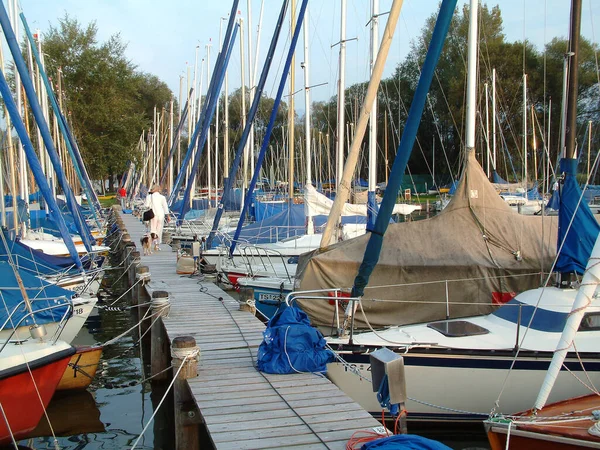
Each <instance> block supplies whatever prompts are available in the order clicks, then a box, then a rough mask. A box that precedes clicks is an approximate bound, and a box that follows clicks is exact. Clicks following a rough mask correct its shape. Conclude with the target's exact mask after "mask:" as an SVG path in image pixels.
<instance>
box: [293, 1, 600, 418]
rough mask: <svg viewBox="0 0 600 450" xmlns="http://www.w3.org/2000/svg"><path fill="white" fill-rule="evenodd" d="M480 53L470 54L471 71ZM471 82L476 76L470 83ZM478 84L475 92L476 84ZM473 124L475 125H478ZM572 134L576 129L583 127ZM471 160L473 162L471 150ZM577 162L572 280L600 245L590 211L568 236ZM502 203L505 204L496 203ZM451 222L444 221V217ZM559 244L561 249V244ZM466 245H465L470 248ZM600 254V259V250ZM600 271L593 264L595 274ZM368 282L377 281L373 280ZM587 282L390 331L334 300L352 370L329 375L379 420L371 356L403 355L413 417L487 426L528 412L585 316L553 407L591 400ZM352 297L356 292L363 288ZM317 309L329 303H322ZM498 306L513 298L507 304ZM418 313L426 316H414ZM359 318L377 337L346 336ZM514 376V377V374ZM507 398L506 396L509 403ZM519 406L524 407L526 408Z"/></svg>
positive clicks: (568, 252)
mask: <svg viewBox="0 0 600 450" xmlns="http://www.w3.org/2000/svg"><path fill="white" fill-rule="evenodd" d="M444 6H447V3H446V2H444V3H443V4H442V8H444ZM476 12H477V0H472V1H471V17H470V28H469V30H470V31H469V34H470V36H475V35H476V28H475V27H476V23H477V14H476ZM440 15H441V13H440ZM438 20H439V19H438ZM436 27H437V26H436ZM470 43H471V44H472V43H473V40H470ZM472 49H473V47H471V46H470V47H469V60H470V63H469V67H470V68H471V67H472V66H471V64H472V59H471V55H472V53H471V51H472ZM428 56H429V55H428ZM472 73H473V72H472V71H471V70H470V71H469V78H470V80H469V81H471V75H472ZM472 81H473V83H474V78H473V79H472ZM469 84H470V83H469ZM473 94H474V84H473V89H468V93H467V99H468V102H469V100H473V99H474V97H472V95H473ZM472 106H474V104H473V105H472ZM468 110H469V109H468ZM471 112H472V113H474V109H471ZM468 117H469V120H472V119H473V120H474V115H473V116H469V115H468ZM468 123H469V122H468ZM473 123H474V121H473V122H471V125H472V124H473ZM572 129H573V130H575V127H572ZM469 131H473V128H469V126H468V128H467V148H468V149H472V148H473V145H474V139H472V138H473V137H474V135H473V134H470V133H469ZM469 157H470V158H472V157H473V152H472V151H471V152H470V156H469ZM574 161H575V160H572V159H571V160H567V161H565V162H564V164H563V166H562V169H563V172H564V173H565V174H566V176H565V186H564V188H563V194H564V195H563V199H562V200H563V205H562V206H563V208H562V210H563V211H564V212H565V213H564V216H562V217H563V219H560V218H559V220H560V224H561V226H562V227H561V235H562V236H566V239H565V241H566V244H565V247H563V248H561V252H560V253H559V257H558V264H557V268H558V269H559V270H561V271H564V272H569V271H572V270H576V269H577V268H578V267H579V266H580V261H579V258H580V257H581V256H582V255H585V253H586V251H587V254H588V255H589V250H590V248H589V245H588V244H589V242H590V236H594V238H593V239H596V236H598V224H597V223H596V221H595V219H594V218H593V216H591V213H589V210H586V206H585V205H583V206H582V208H581V209H580V211H578V213H577V215H576V216H575V219H574V226H575V227H576V228H574V229H573V230H571V231H570V232H569V228H568V226H570V223H571V219H570V218H571V217H573V214H574V211H575V210H577V207H575V208H573V206H574V205H577V201H578V197H577V196H573V195H568V194H569V193H570V192H572V188H574V189H577V184H576V181H575V177H574V170H573V168H572V166H573V164H574ZM467 167H468V169H467V172H466V176H465V179H464V180H463V182H462V188H461V187H459V190H461V189H465V187H466V186H467V181H468V180H469V179H470V178H472V177H473V176H476V174H477V173H478V172H480V174H481V176H484V174H483V171H482V170H481V168H480V167H478V168H477V170H475V166H474V165H473V164H471V165H470V167H469V166H467ZM484 186H488V185H484ZM482 193H483V194H484V195H485V190H473V189H471V188H470V189H469V195H468V196H466V197H467V198H469V199H471V200H475V199H478V198H480V197H481V195H482ZM475 194H476V195H475ZM489 198H490V199H491V197H489ZM494 198H496V199H497V196H496V197H494ZM486 199H487V197H486ZM451 206H452V205H450V206H449V207H451ZM467 207H468V206H467ZM471 207H472V206H471ZM505 208H507V207H506V206H505ZM580 213H581V214H580ZM443 216H444V213H442V214H441V215H440V217H443ZM584 223H585V224H584ZM576 229H577V230H578V231H577V232H575V230H576ZM584 231H585V232H584ZM488 239H489V236H488ZM559 242H562V239H561V240H560V241H559ZM460 244H461V245H465V243H464V241H463V242H461V243H460ZM586 249H587V250H586ZM597 251H600V247H599V248H598V250H597ZM595 264H596V263H595V262H594V263H593V265H595ZM357 279H358V277H357ZM366 279H367V281H368V275H367V278H366ZM548 279H549V278H548ZM586 280H588V278H585V279H584V281H583V283H582V287H581V288H576V287H571V286H567V287H564V288H563V287H561V288H558V287H544V288H537V289H532V290H526V291H524V292H521V293H520V294H518V295H517V296H516V297H514V298H513V299H512V300H509V301H508V302H506V303H505V304H503V305H502V306H500V307H499V308H498V309H497V310H495V311H494V312H492V313H491V314H487V315H475V316H474V315H471V316H467V317H463V318H456V319H449V318H446V319H441V320H435V319H434V320H432V319H429V320H424V321H422V322H421V323H418V324H414V325H406V326H394V327H389V328H385V329H375V328H373V323H372V322H371V318H372V317H373V314H372V311H370V310H369V309H368V308H369V306H370V303H365V304H364V305H363V302H364V299H362V298H361V297H360V295H357V294H356V293H355V294H354V296H353V297H348V296H347V297H346V298H339V295H335V296H334V298H333V299H332V298H331V297H329V298H327V299H328V300H329V301H332V300H333V301H332V303H333V308H335V310H336V311H338V308H339V305H340V303H341V301H344V302H345V304H346V305H347V306H345V311H346V317H345V321H344V324H343V325H341V326H339V327H338V328H339V331H338V334H339V336H338V337H331V338H329V339H328V342H329V344H330V345H332V347H333V348H334V349H336V351H337V352H338V354H339V355H340V356H341V357H342V358H343V361H337V362H334V363H332V364H331V365H330V366H329V367H328V375H329V377H330V378H331V379H332V380H333V381H334V382H335V383H336V384H337V385H338V386H340V387H341V388H342V389H343V390H344V391H345V392H347V393H348V395H350V396H351V397H353V398H355V399H356V400H357V401H359V402H360V403H361V404H363V406H364V407H365V408H367V409H368V410H370V411H373V412H375V411H380V409H381V408H380V406H379V405H378V404H377V403H376V402H375V401H374V399H373V394H372V392H371V391H372V387H371V384H370V383H369V382H366V381H364V380H368V378H369V377H370V362H369V359H368V357H369V354H370V353H372V352H373V351H374V350H376V349H377V348H380V347H382V346H385V347H388V348H390V349H392V350H394V351H395V352H397V353H399V354H402V355H403V356H404V365H405V370H406V379H407V384H408V386H409V388H408V390H409V392H410V398H409V400H408V402H407V409H408V411H409V417H411V418H414V419H425V420H472V419H474V418H476V417H477V416H479V417H481V415H482V413H484V411H485V410H486V409H491V408H492V407H493V405H494V404H496V410H497V411H516V410H519V409H524V408H525V407H526V405H531V404H532V403H533V400H535V390H534V386H535V385H537V383H539V374H540V373H543V372H545V371H546V370H547V369H548V367H549V366H550V365H551V362H552V361H553V357H554V349H556V348H557V344H558V343H559V342H560V343H562V341H561V339H562V338H561V331H562V330H563V328H565V323H570V321H571V320H572V317H573V314H574V313H573V311H577V312H578V314H579V315H580V317H581V318H583V320H582V322H581V326H579V324H578V323H576V324H573V325H571V327H570V328H571V329H572V331H577V329H578V328H579V331H580V334H579V338H578V343H577V352H575V351H571V349H570V345H560V344H558V347H560V348H561V349H562V353H563V356H564V357H565V359H564V362H561V363H558V365H557V367H556V370H555V376H556V382H555V388H554V390H553V391H552V392H551V399H552V400H559V399H564V398H568V397H571V396H576V395H582V394H584V393H585V392H587V391H588V387H587V386H586V385H591V386H594V385H597V383H598V382H599V381H600V364H599V360H598V352H597V345H596V342H597V339H598V335H597V333H598V332H599V331H600V327H597V325H596V324H597V319H596V318H597V317H598V316H599V313H600V311H599V310H598V307H597V306H595V305H591V306H589V307H588V308H587V310H585V311H583V310H582V309H581V308H579V303H577V300H576V299H577V297H578V296H579V294H580V292H581V290H582V289H584V288H586ZM360 281H361V282H362V281H364V280H360ZM365 284H366V282H365ZM587 290H588V294H589V298H591V297H592V295H593V293H594V291H595V285H593V286H591V292H589V290H590V286H587ZM353 291H354V292H356V285H355V287H354V289H353ZM358 294H360V293H358ZM320 295H322V294H319V293H315V292H312V293H307V294H302V293H299V294H297V297H298V298H299V299H300V298H302V297H305V301H304V302H302V303H301V304H302V307H303V308H304V307H305V305H307V304H309V303H310V302H313V303H317V301H315V300H316V299H315V298H314V297H315V296H320ZM311 297H313V298H311ZM290 300H292V298H291V297H290ZM318 301H320V303H325V302H323V301H322V299H318ZM498 301H499V302H502V301H506V299H505V298H501V297H500V298H498ZM449 307H451V308H454V306H450V305H449V303H447V302H444V301H441V302H439V303H438V304H437V305H434V306H431V307H430V308H440V309H442V311H443V309H446V315H447V316H450V314H451V312H450V311H449V310H448V309H447V308H449ZM411 311H415V312H414V313H415V314H419V312H418V311H416V310H415V309H413V310H411ZM442 311H439V312H442ZM434 313H435V311H434ZM434 315H435V314H434ZM359 318H361V319H362V321H364V322H365V323H366V325H367V326H368V327H369V328H370V332H363V333H356V332H353V329H352V328H351V329H350V330H349V333H348V330H347V327H351V326H352V325H351V323H352V322H355V321H356V320H358V319H359ZM334 323H335V322H334ZM573 327H574V329H573ZM561 368H562V370H561ZM510 369H512V372H510V374H509V370H510ZM357 375H358V376H357ZM509 375H510V376H509ZM499 392H500V393H502V392H503V393H504V395H503V396H502V402H501V403H500V402H499V396H498V393H499ZM474 394H476V395H474ZM495 400H496V401H495ZM517 405H521V408H519V407H518V406H517Z"/></svg>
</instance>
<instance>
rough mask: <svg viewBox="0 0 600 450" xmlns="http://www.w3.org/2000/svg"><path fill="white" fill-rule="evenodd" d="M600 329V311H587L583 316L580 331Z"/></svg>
mask: <svg viewBox="0 0 600 450" xmlns="http://www.w3.org/2000/svg"><path fill="white" fill-rule="evenodd" d="M592 330H600V313H597V312H595V313H587V314H585V315H584V316H583V319H582V320H581V324H580V325H579V330H578V331H592Z"/></svg>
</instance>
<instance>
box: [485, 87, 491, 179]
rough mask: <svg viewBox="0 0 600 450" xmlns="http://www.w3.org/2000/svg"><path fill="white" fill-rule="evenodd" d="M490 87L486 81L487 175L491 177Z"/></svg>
mask: <svg viewBox="0 0 600 450" xmlns="http://www.w3.org/2000/svg"><path fill="white" fill-rule="evenodd" d="M489 97H490V96H489V89H488V84H487V83H485V144H486V153H487V158H486V160H487V172H486V173H487V177H488V179H489V178H490V162H491V159H492V157H491V155H490V110H489V105H490V101H489Z"/></svg>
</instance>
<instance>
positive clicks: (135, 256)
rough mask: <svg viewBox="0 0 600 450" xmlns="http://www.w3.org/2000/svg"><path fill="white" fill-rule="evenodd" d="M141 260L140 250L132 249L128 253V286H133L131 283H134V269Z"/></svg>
mask: <svg viewBox="0 0 600 450" xmlns="http://www.w3.org/2000/svg"><path fill="white" fill-rule="evenodd" d="M141 262H142V259H141V256H140V252H138V251H137V250H136V251H133V252H131V255H129V264H127V267H129V270H128V273H127V278H128V280H129V286H133V283H135V270H136V269H137V267H138V266H139V265H140V263H141Z"/></svg>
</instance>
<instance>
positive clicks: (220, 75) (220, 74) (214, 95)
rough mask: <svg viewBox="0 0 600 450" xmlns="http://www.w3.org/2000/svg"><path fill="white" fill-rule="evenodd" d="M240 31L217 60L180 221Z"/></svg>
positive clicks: (235, 30)
mask: <svg viewBox="0 0 600 450" xmlns="http://www.w3.org/2000/svg"><path fill="white" fill-rule="evenodd" d="M238 29H239V25H238V24H236V26H235V28H234V29H233V34H232V37H231V41H230V45H229V47H227V49H226V51H225V55H221V54H219V57H218V58H217V65H216V67H215V72H214V73H213V76H212V79H211V81H210V88H209V91H210V95H208V98H207V100H206V101H205V103H204V110H203V113H202V119H201V121H200V122H199V123H202V131H201V133H200V137H199V138H198V148H197V149H196V155H195V156H194V162H193V164H192V171H191V174H190V177H189V178H188V181H187V183H188V184H187V186H186V187H185V192H184V193H183V202H182V203H181V209H180V210H179V220H181V219H183V218H184V217H185V214H186V213H187V212H188V210H189V208H190V206H189V205H190V197H191V195H192V186H193V184H194V179H195V178H196V174H197V173H198V167H199V166H200V158H201V157H202V152H203V150H204V145H205V144H206V139H207V137H208V130H209V129H210V123H211V121H212V118H213V115H214V113H215V109H216V108H217V102H218V101H219V92H221V87H222V86H223V81H224V80H225V71H226V70H227V65H228V64H229V58H230V57H231V51H232V50H233V46H234V44H235V37H236V35H237V31H238ZM209 201H210V199H209Z"/></svg>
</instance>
